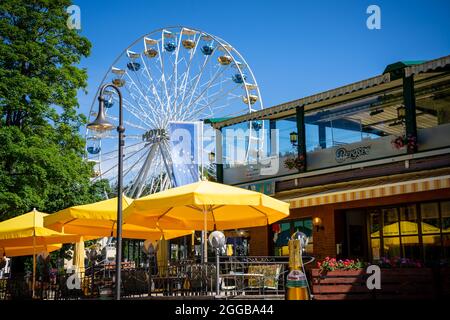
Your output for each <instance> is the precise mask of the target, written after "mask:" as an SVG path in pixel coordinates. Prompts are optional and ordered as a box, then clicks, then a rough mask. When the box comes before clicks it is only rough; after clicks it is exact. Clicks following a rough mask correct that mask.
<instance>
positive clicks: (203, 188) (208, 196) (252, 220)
mask: <svg viewBox="0 0 450 320" xmlns="http://www.w3.org/2000/svg"><path fill="white" fill-rule="evenodd" d="M288 216H289V204H288V203H286V202H283V201H280V200H277V199H273V198H271V197H269V196H266V195H264V194H262V193H259V192H255V191H250V190H246V189H242V188H237V187H232V186H228V185H224V184H220V183H214V182H209V181H199V182H196V183H192V184H189V185H185V186H181V187H177V188H173V189H169V190H166V191H162V192H159V193H156V194H152V195H149V196H146V197H142V198H140V199H136V200H134V201H133V203H132V204H131V205H129V206H128V208H127V209H125V212H124V221H125V222H127V223H132V224H139V225H142V226H147V227H161V228H162V229H166V228H174V229H186V230H204V231H205V232H204V238H203V243H204V246H203V248H204V257H205V259H206V253H207V250H206V243H207V241H206V231H207V230H216V229H218V230H227V229H235V228H244V227H258V226H264V225H267V224H272V223H274V222H276V221H278V220H281V219H283V218H286V217H288Z"/></svg>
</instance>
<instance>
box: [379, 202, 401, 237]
mask: <svg viewBox="0 0 450 320" xmlns="http://www.w3.org/2000/svg"><path fill="white" fill-rule="evenodd" d="M382 212H383V236H385V237H387V236H397V235H399V228H398V212H397V208H389V209H383V210H382Z"/></svg>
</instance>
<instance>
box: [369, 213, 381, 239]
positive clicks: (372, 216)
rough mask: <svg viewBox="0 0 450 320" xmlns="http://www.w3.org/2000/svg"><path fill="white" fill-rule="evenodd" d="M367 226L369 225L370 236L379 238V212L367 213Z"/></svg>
mask: <svg viewBox="0 0 450 320" xmlns="http://www.w3.org/2000/svg"><path fill="white" fill-rule="evenodd" d="M369 220H370V221H369V225H370V236H371V237H372V238H374V237H380V224H381V222H380V212H379V211H371V212H369Z"/></svg>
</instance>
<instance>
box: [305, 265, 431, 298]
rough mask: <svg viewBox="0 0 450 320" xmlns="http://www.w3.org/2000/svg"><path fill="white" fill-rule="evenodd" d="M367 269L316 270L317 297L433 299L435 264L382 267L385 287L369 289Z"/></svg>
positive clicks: (313, 278) (313, 282)
mask: <svg viewBox="0 0 450 320" xmlns="http://www.w3.org/2000/svg"><path fill="white" fill-rule="evenodd" d="M369 276H370V274H367V273H366V270H365V269H360V270H348V271H344V270H342V271H341V270H339V271H330V272H328V273H326V274H320V273H319V269H313V270H312V291H313V295H314V298H315V299H317V300H357V299H359V300H366V299H432V298H434V297H436V294H437V283H436V279H435V276H434V274H433V272H432V269H431V268H417V269H414V268H411V269H407V268H405V269H401V268H398V269H381V289H374V290H369V289H368V288H367V283H366V281H367V278H368V277H369Z"/></svg>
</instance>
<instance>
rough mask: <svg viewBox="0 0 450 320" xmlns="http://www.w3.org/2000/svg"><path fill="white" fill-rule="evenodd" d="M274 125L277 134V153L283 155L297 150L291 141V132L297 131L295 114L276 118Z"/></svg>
mask: <svg viewBox="0 0 450 320" xmlns="http://www.w3.org/2000/svg"><path fill="white" fill-rule="evenodd" d="M275 126H276V129H277V131H278V136H279V155H280V157H284V156H286V155H289V154H293V153H296V152H297V148H296V147H295V146H294V145H293V144H292V143H291V140H290V135H291V133H295V134H297V136H298V133H297V131H298V130H297V118H296V117H295V116H293V117H289V118H284V119H278V120H276V121H275Z"/></svg>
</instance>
